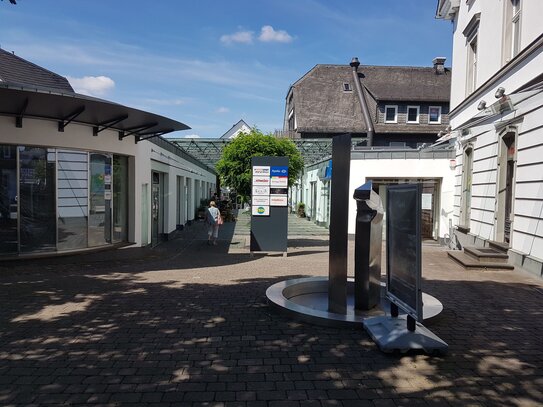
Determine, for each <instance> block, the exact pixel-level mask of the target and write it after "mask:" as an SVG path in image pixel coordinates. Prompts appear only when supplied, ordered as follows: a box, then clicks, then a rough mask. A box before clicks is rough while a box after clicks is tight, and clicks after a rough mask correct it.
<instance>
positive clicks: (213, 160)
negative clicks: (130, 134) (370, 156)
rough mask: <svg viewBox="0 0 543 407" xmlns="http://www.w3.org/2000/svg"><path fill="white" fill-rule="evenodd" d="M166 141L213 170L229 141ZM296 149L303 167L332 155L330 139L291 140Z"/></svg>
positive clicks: (181, 139) (359, 140)
mask: <svg viewBox="0 0 543 407" xmlns="http://www.w3.org/2000/svg"><path fill="white" fill-rule="evenodd" d="M365 140H366V138H356V139H353V140H352V146H353V148H354V147H355V146H357V145H358V144H360V143H361V142H363V141H365ZM168 141H171V142H172V143H174V144H176V145H177V146H179V147H180V148H182V149H183V150H185V151H186V152H187V153H188V154H190V155H192V156H193V157H195V158H196V159H198V160H199V161H201V162H202V163H204V164H205V165H207V166H209V167H212V168H215V165H216V164H217V161H219V159H220V158H221V155H222V150H223V148H224V146H225V145H227V144H228V143H229V142H230V141H231V139H218V138H168ZM291 141H292V142H293V143H294V144H296V148H298V151H299V152H300V153H301V154H302V157H303V159H304V163H305V165H311V164H313V163H316V162H318V161H322V160H323V159H325V158H326V157H329V156H331V155H332V139H331V138H318V139H291Z"/></svg>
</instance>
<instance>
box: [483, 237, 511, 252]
mask: <svg viewBox="0 0 543 407" xmlns="http://www.w3.org/2000/svg"><path fill="white" fill-rule="evenodd" d="M488 245H489V246H490V248H492V249H496V250H498V251H500V252H502V253H507V251H508V250H509V243H505V242H495V241H493V240H489V241H488Z"/></svg>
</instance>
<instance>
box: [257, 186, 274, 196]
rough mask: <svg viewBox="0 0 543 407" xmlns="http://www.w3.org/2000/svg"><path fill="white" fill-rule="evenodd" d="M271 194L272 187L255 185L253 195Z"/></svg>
mask: <svg viewBox="0 0 543 407" xmlns="http://www.w3.org/2000/svg"><path fill="white" fill-rule="evenodd" d="M269 194H270V187H255V186H253V196H255V195H266V196H268V195H269Z"/></svg>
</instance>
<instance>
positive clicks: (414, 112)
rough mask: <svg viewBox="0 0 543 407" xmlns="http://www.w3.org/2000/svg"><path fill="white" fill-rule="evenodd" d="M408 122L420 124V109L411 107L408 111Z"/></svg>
mask: <svg viewBox="0 0 543 407" xmlns="http://www.w3.org/2000/svg"><path fill="white" fill-rule="evenodd" d="M407 121H408V122H418V121H419V117H418V109H417V108H415V107H410V108H409V109H407Z"/></svg>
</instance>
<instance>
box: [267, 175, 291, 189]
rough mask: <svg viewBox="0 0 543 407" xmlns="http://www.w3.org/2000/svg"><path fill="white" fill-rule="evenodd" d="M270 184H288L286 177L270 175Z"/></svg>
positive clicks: (276, 185) (277, 185)
mask: <svg viewBox="0 0 543 407" xmlns="http://www.w3.org/2000/svg"><path fill="white" fill-rule="evenodd" d="M270 180H271V182H270V185H271V186H272V187H287V186H288V177H271V178H270Z"/></svg>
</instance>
